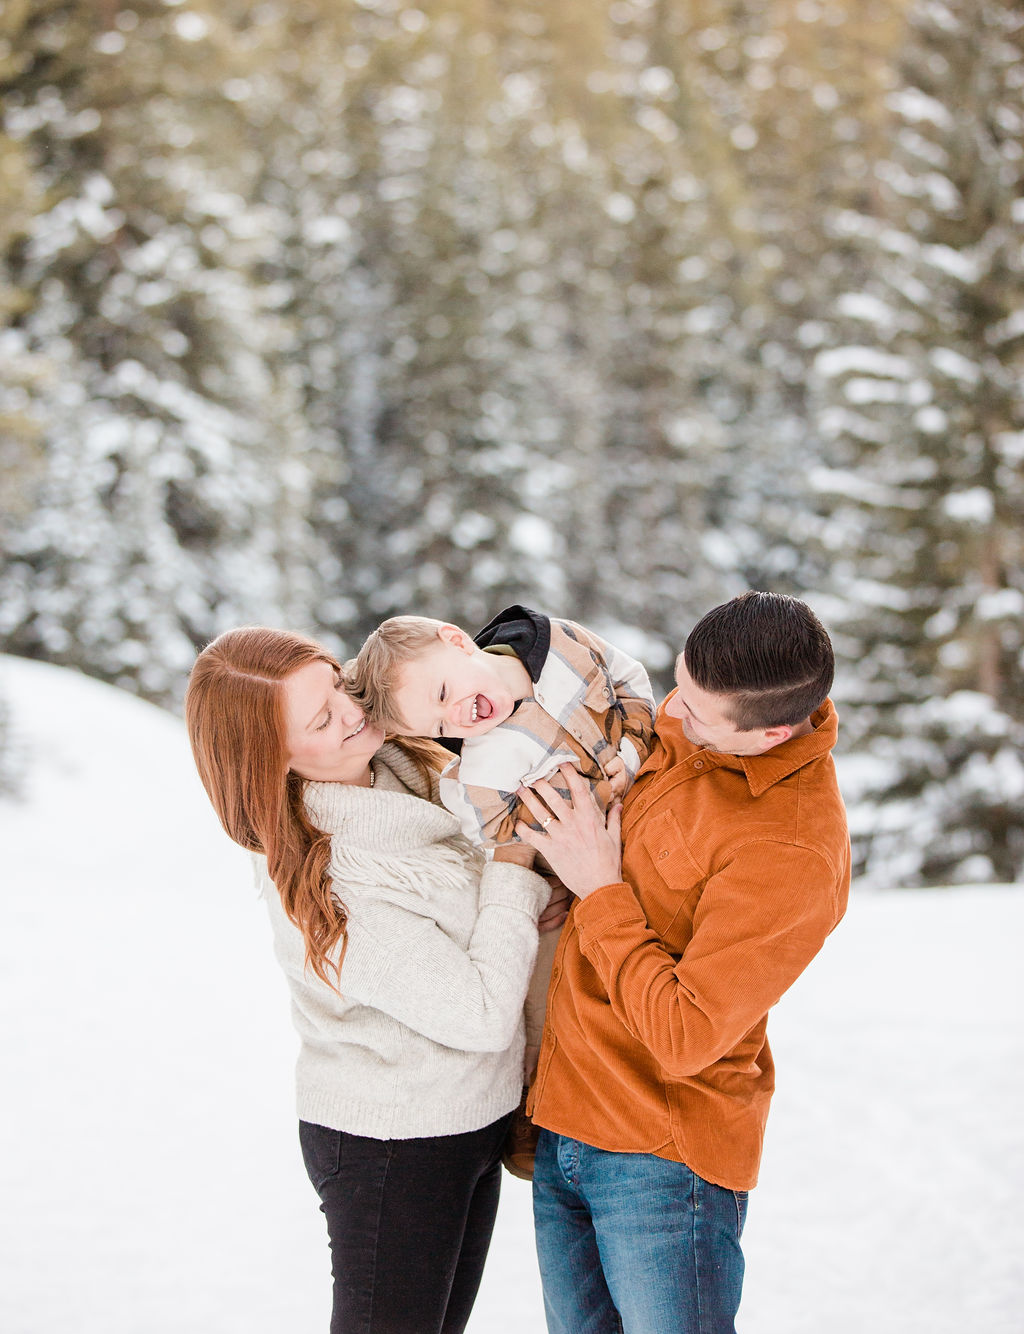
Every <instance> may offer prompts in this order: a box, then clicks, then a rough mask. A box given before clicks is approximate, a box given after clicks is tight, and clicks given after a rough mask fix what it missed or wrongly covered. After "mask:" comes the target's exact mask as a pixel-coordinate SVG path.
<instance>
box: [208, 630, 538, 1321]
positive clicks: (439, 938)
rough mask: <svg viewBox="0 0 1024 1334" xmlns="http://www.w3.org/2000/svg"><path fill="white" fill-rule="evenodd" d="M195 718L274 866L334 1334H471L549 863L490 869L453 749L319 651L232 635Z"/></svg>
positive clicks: (240, 821) (228, 825)
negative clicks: (391, 720) (446, 779)
mask: <svg viewBox="0 0 1024 1334" xmlns="http://www.w3.org/2000/svg"><path fill="white" fill-rule="evenodd" d="M185 716H186V720H187V723H188V730H189V737H190V740H191V742H192V749H193V754H194V756H195V760H196V765H197V767H198V769H199V774H200V777H201V778H202V781H203V785H204V786H205V788H206V791H207V793H208V795H209V797H210V800H211V801H212V802H213V805H214V807H215V809H216V811H217V814H218V816H219V817H220V820H221V823H222V824H223V826H224V828H225V829H226V830H227V832H228V834H229V835H230V836H231V838H232V839H234V841H235V842H236V843H240V844H241V845H242V847H244V848H249V849H251V850H252V851H254V852H257V853H262V854H263V857H262V858H261V859H260V862H259V867H260V870H259V874H260V876H261V878H262V884H263V888H264V892H265V896H266V898H267V902H268V905H269V908H270V916H271V921H272V925H273V930H274V940H275V950H276V953H277V956H278V958H279V960H280V962H281V964H282V966H283V968H284V970H285V973H286V974H287V977H288V982H289V985H290V988H291V993H292V1000H293V1006H292V1011H293V1015H294V1018H295V1023H296V1026H297V1028H298V1030H299V1035H300V1038H301V1044H302V1045H301V1051H300V1055H299V1061H298V1068H297V1081H298V1111H299V1117H300V1127H299V1130H300V1141H301V1145H302V1152H303V1157H304V1159H305V1163H306V1168H307V1171H308V1172H309V1175H310V1179H311V1180H312V1182H313V1185H314V1186H315V1188H316V1190H317V1193H318V1194H319V1196H320V1199H321V1208H322V1210H323V1212H324V1214H325V1215H326V1218H327V1226H328V1232H329V1235H330V1242H331V1251H332V1261H333V1263H332V1267H333V1273H334V1307H333V1315H332V1318H331V1334H434V1332H436V1334H457V1332H458V1331H461V1330H463V1329H464V1328H465V1325H466V1323H467V1321H468V1319H469V1313H470V1309H471V1307H472V1305H473V1301H474V1299H475V1297H476V1292H477V1288H478V1287H479V1283H480V1277H481V1273H482V1270H483V1263H484V1259H485V1257H486V1254H487V1248H488V1246H489V1244H490V1238H491V1231H492V1229H493V1225H494V1217H495V1213H496V1211H497V1204H498V1191H499V1186H500V1172H501V1167H500V1158H501V1148H502V1141H503V1138H504V1136H505V1133H506V1129H507V1126H508V1123H509V1119H510V1114H511V1112H512V1110H513V1108H514V1107H515V1106H516V1104H517V1103H518V1101H519V1096H520V1092H521V1087H522V1057H523V1033H522V1023H521V1014H522V1006H523V996H524V994H525V991H526V984H527V980H528V978H529V975H530V969H531V966H532V962H533V957H534V953H535V951H536V947H537V922H538V917H539V914H540V912H541V909H542V908H543V907H544V905H545V904H546V902H547V900H548V896H549V887H548V885H547V883H546V882H545V881H544V880H542V879H541V877H540V876H538V875H536V874H534V872H533V871H532V870H530V869H528V861H529V860H530V859H532V856H533V853H532V850H530V849H526V848H523V847H517V848H514V849H511V850H510V852H508V853H505V854H504V857H505V859H504V860H501V861H499V860H497V859H495V861H494V862H491V863H488V864H485V863H484V862H483V861H482V860H481V859H480V856H479V854H478V853H477V852H476V851H475V850H474V849H473V848H471V846H470V845H469V844H468V843H467V842H466V841H465V840H464V839H463V838H462V836H461V834H460V833H459V832H458V821H457V820H456V819H455V817H454V816H452V815H450V814H449V813H448V812H447V811H445V810H444V809H443V808H442V807H440V806H439V805H438V804H437V767H438V764H439V763H440V762H443V761H444V760H447V759H449V758H450V756H449V755H448V754H447V752H445V751H441V750H440V749H439V748H438V747H435V746H433V744H432V743H428V742H420V741H401V742H392V743H387V744H384V738H383V734H382V733H381V732H380V731H378V730H377V729H375V728H373V727H371V726H370V725H369V724H368V723H367V722H366V721H365V719H364V718H363V715H362V712H361V710H360V709H359V707H358V705H356V704H355V703H354V702H353V701H352V700H351V699H350V698H349V697H348V696H347V694H346V693H345V682H344V678H343V674H342V670H341V667H340V666H339V664H338V663H337V662H336V661H335V660H334V658H332V657H331V655H330V654H329V653H328V652H327V651H326V650H325V649H323V648H322V647H321V646H320V645H318V644H316V643H315V642H314V641H312V640H309V639H305V638H303V637H302V636H299V635H295V634H290V633H287V632H284V631H278V630H268V629H263V628H260V627H248V628H244V629H240V630H230V631H228V632H227V633H226V634H223V635H221V636H220V637H219V638H218V639H216V640H215V641H214V642H213V643H212V644H210V645H209V646H208V647H207V648H206V649H204V650H203V652H202V653H201V654H200V655H199V657H198V659H197V661H196V664H195V667H194V668H193V671H192V676H191V679H190V681H189V686H188V691H187V694H186V697H185ZM515 862H519V863H520V864H518V865H517V864H514V863H515Z"/></svg>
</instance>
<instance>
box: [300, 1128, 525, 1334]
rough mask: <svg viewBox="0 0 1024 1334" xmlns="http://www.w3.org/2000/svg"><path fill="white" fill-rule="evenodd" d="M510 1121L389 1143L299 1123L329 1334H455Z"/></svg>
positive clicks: (465, 1310)
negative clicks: (313, 1197) (327, 1273)
mask: <svg viewBox="0 0 1024 1334" xmlns="http://www.w3.org/2000/svg"><path fill="white" fill-rule="evenodd" d="M510 1119H511V1117H510V1116H504V1117H502V1119H501V1120H500V1121H495V1122H494V1124H493V1125H489V1126H485V1127H484V1129H483V1130H474V1131H471V1132H470V1133H469V1134H465V1135H438V1136H435V1137H431V1138H428V1139H391V1140H380V1139H367V1138H366V1137H365V1136H362V1135H349V1134H347V1133H346V1132H345V1131H340V1130H328V1129H327V1128H326V1127H324V1126H316V1125H311V1124H310V1123H309V1122H307V1121H300V1122H299V1141H300V1143H301V1145H302V1156H303V1158H304V1160H305V1163H306V1171H307V1172H308V1173H309V1179H310V1181H312V1183H313V1185H314V1186H315V1187H316V1192H317V1194H318V1195H319V1196H320V1200H321V1205H320V1208H321V1209H322V1211H323V1213H324V1214H325V1215H326V1218H327V1231H328V1234H329V1236H330V1241H331V1269H332V1272H333V1274H334V1309H333V1313H332V1315H331V1334H462V1330H464V1329H465V1327H466V1324H467V1322H468V1320H469V1313H470V1311H471V1310H472V1307H473V1302H474V1301H475V1299H476V1294H477V1289H478V1288H479V1286H480V1278H481V1275H482V1274H483V1268H484V1260H485V1259H486V1258H487V1249H488V1247H489V1246H490V1244H491V1233H492V1231H493V1230H494V1218H495V1215H496V1214H497V1212H498V1194H499V1191H500V1189H501V1149H502V1145H503V1143H504V1139H505V1134H506V1131H507V1129H508V1124H509V1121H510Z"/></svg>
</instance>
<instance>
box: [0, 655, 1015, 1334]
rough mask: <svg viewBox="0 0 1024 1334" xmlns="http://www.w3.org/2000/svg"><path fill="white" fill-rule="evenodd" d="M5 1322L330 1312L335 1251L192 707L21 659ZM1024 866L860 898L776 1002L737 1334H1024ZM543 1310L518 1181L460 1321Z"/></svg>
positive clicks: (5, 808)
mask: <svg viewBox="0 0 1024 1334" xmlns="http://www.w3.org/2000/svg"><path fill="white" fill-rule="evenodd" d="M0 696H2V697H6V698H7V699H8V701H9V703H10V705H11V706H12V712H13V715H14V720H15V726H16V730H17V732H18V737H19V740H20V742H21V744H22V746H23V747H24V752H25V754H27V755H29V756H30V757H31V759H32V767H31V770H30V773H29V775H28V788H27V793H26V798H25V800H24V801H23V802H21V803H18V802H12V801H3V802H0V836H2V838H3V847H4V861H5V872H6V875H5V905H6V914H5V916H6V921H5V930H4V931H3V933H2V935H0V976H2V977H3V983H2V990H0V1012H2V1019H3V1023H2V1028H0V1031H2V1033H3V1048H2V1051H0V1060H2V1069H3V1072H4V1076H5V1093H6V1096H5V1098H4V1102H3V1111H2V1113H0V1115H2V1117H3V1139H4V1144H5V1147H6V1149H7V1152H6V1153H5V1155H4V1164H3V1167H2V1169H0V1172H2V1176H0V1193H2V1198H3V1200H4V1205H5V1207H4V1210H3V1217H2V1221H0V1292H2V1293H3V1298H2V1308H3V1328H4V1330H5V1331H9V1334H55V1331H57V1330H65V1329H74V1330H75V1331H77V1334H172V1331H173V1334H181V1331H183V1330H187V1331H196V1334H236V1332H237V1334H243V1332H244V1334H281V1331H288V1334H314V1332H315V1331H323V1330H324V1329H326V1325H327V1310H328V1305H329V1278H328V1272H329V1270H328V1256H327V1246H326V1239H325V1236H324V1233H323V1227H322V1220H321V1218H320V1215H319V1213H318V1212H317V1201H316V1198H315V1196H314V1195H313V1192H312V1188H311V1187H310V1186H309V1184H308V1182H307V1181H306V1179H305V1176H304V1174H303V1169H302V1165H301V1160H300V1158H299V1154H298V1149H297V1145H296V1136H295V1125H294V1117H293V1113H292V1089H291V1063H292V1059H293V1056H294V1051H295V1041H294V1039H293V1036H292V1033H291V1029H290V1026H289V1019H288V1005H287V998H286V991H285V987H284V983H283V981H282V980H281V978H280V977H279V975H278V972H277V969H276V965H275V964H274V961H273V958H272V956H271V949H270V935H269V930H268V929H267V927H266V924H265V922H264V918H263V909H262V907H261V905H260V904H259V903H258V902H257V900H256V899H255V897H254V894H253V891H252V888H251V885H250V879H249V870H248V862H247V858H246V857H245V855H244V854H243V853H241V852H239V851H238V850H237V849H235V848H233V847H232V846H231V844H230V843H229V842H228V840H227V839H226V838H225V837H224V835H223V834H222V833H221V831H220V828H219V826H218V825H217V823H216V820H215V819H214V817H213V815H212V813H211V812H210V810H209V808H208V806H207V804H206V799H205V797H204V795H203V793H202V791H201V789H200V787H199V784H198V782H197V780H196V779H195V777H194V776H193V773H192V767H191V762H190V758H189V754H188V746H187V742H186V740H185V736H184V732H183V729H182V727H181V724H180V722H179V721H178V720H176V719H175V718H172V717H170V716H169V715H167V714H165V713H163V712H161V711H160V710H158V709H155V708H153V707H152V706H150V705H147V704H144V703H142V702H140V701H139V700H136V699H133V698H131V697H129V696H126V695H124V694H122V693H121V692H118V691H116V690H113V689H111V688H109V687H106V686H103V685H100V684H98V683H97V682H95V681H90V680H88V679H86V678H84V677H81V676H79V675H76V674H75V673H72V672H67V671H62V670H60V669H57V668H53V667H48V666H45V665H41V664H36V663H26V662H21V661H18V660H15V659H0ZM1022 927H1024V894H1022V893H1021V891H1020V887H1014V888H986V889H957V890H955V891H954V890H931V891H913V892H903V893H885V894H866V895H862V896H860V897H857V898H855V900H854V903H853V905H852V907H851V909H850V913H849V915H848V917H847V920H846V921H845V922H844V923H843V924H842V926H841V927H840V928H839V930H838V931H837V932H836V934H835V935H834V936H833V937H832V938H831V940H830V941H829V942H828V944H827V945H826V948H825V950H824V951H823V953H822V955H821V956H820V958H819V959H818V960H817V961H816V962H815V963H814V964H813V965H812V967H811V968H810V970H809V971H808V972H807V974H805V976H804V977H803V978H802V979H801V981H800V982H799V983H798V984H797V986H796V987H795V988H794V989H793V991H792V992H791V993H790V994H789V995H788V996H787V997H786V998H785V999H784V1000H783V1002H782V1003H781V1004H780V1005H779V1007H778V1009H777V1012H776V1013H775V1015H774V1016H773V1019H772V1024H771V1030H770V1031H771V1033H772V1038H773V1044H774V1047H775V1055H776V1061H777V1064H778V1067H779V1091H778V1094H777V1095H776V1101H775V1106H774V1109H773V1113H772V1117H771V1121H770V1123H769V1127H768V1139H767V1144H766V1151H765V1159H764V1168H763V1173H762V1181H761V1185H760V1187H759V1188H758V1190H757V1191H755V1192H754V1194H753V1196H752V1199H751V1207H750V1214H749V1221H748V1225H747V1234H746V1249H747V1255H748V1276H747V1287H746V1296H745V1298H744V1304H743V1307H742V1310H741V1317H740V1323H739V1328H740V1330H741V1334H822V1331H828V1334H863V1331H864V1330H866V1329H870V1330H872V1331H873V1332H874V1334H908V1331H922V1332H923V1331H927V1332H928V1334H965V1332H967V1331H978V1334H981V1332H982V1331H984V1334H1015V1332H1016V1331H1017V1330H1019V1329H1020V1311H1021V1309H1022V1307H1024V1275H1022V1270H1021V1266H1020V1259H1019V1257H1020V1255H1021V1252H1022V1250H1024V1222H1022V1221H1021V1214H1020V1209H1019V1207H1017V1199H1016V1196H1017V1194H1018V1192H1019V1188H1020V1184H1021V1182H1022V1180H1024V1098H1022V1091H1024V1031H1022V1025H1021V1022H1020V1015H1021V1012H1022V999H1024V997H1022V994H1021V993H1022V983H1021V980H1020V979H1021V977H1022V970H1021V967H1020V962H1019V958H1018V955H1019V942H1020V941H1021V939H1022V938H1024V935H1022ZM543 1328H544V1322H543V1314H542V1306H541V1300H540V1293H539V1284H538V1280H537V1272H536V1262H535V1260H534V1257H533V1246H532V1237H531V1228H530V1192H529V1188H528V1187H527V1186H526V1185H525V1184H524V1183H522V1182H518V1181H514V1180H513V1179H512V1178H508V1179H507V1180H506V1183H505V1192H504V1196H503V1200H502V1208H501V1213H500V1216H499V1223H498V1229H497V1233H496V1237H495V1243H494V1247H493V1249H492V1252H491V1260H490V1263H489V1268H488V1272H487V1274H486V1276H485V1280H484V1289H483V1292H482V1293H481V1297H480V1301H479V1303H478V1305H477V1309H476V1312H475V1314H474V1317H473V1321H472V1323H471V1326H470V1330H471V1334H506V1331H508V1332H511V1331H515V1334H533V1331H537V1332H538V1334H540V1332H541V1331H543Z"/></svg>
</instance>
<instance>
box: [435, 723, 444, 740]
mask: <svg viewBox="0 0 1024 1334" xmlns="http://www.w3.org/2000/svg"><path fill="white" fill-rule="evenodd" d="M437 735H438V738H441V737H443V736H444V723H438V725H437Z"/></svg>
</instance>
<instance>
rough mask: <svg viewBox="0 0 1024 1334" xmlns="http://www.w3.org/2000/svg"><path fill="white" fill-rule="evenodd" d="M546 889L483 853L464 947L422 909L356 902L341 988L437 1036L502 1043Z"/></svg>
mask: <svg viewBox="0 0 1024 1334" xmlns="http://www.w3.org/2000/svg"><path fill="white" fill-rule="evenodd" d="M549 895H550V887H549V886H548V884H547V883H546V882H545V881H544V880H543V879H542V878H541V877H540V876H539V875H537V874H535V873H534V872H533V871H528V870H526V869H525V868H524V867H521V866H516V865H514V864H512V863H507V862H493V863H489V864H488V865H487V866H485V868H484V870H483V873H482V876H481V881H480V899H479V904H480V911H479V915H478V917H477V921H476V925H475V928H474V930H473V935H472V938H471V939H470V941H469V944H468V946H467V948H466V949H462V948H460V946H459V945H458V944H457V943H456V942H455V941H454V940H452V939H451V938H450V937H449V936H447V935H446V934H445V933H444V932H443V931H442V930H441V929H440V927H439V926H438V925H437V923H436V922H435V921H434V920H433V918H432V917H428V916H422V917H421V916H417V915H416V914H415V913H414V912H411V911H409V910H408V909H406V908H403V907H400V906H398V905H396V904H394V903H390V902H388V901H386V900H384V899H376V900H369V901H366V902H364V903H361V904H360V905H359V907H358V909H357V910H356V911H354V912H353V914H352V917H351V918H350V922H349V927H348V943H347V947H346V953H345V958H344V961H343V963H342V968H341V991H342V993H343V995H344V996H345V998H346V1000H349V1001H355V1002H357V1003H360V1004H363V1005H367V1006H371V1007H372V1008H374V1009H376V1010H380V1011H382V1012H383V1013H385V1014H388V1015H390V1016H391V1017H392V1018H394V1019H397V1020H398V1021H399V1022H400V1023H402V1024H405V1025H406V1026H407V1027H408V1028H411V1029H413V1030H414V1031H415V1032H417V1033H421V1034H423V1036H424V1037H427V1038H429V1039H430V1040H431V1041H433V1042H438V1043H441V1044H442V1045H443V1046H446V1047H453V1048H456V1049H458V1050H461V1051H504V1050H505V1048H507V1047H508V1046H509V1045H510V1044H511V1042H512V1041H513V1039H514V1037H515V1033H516V1028H517V1026H518V1024H519V1021H520V1017H521V1014H522V1008H523V999H524V997H525V994H526V987H527V983H528V982H529V978H530V972H531V970H532V967H533V961H534V958H535V956H536V953H537V918H538V916H539V915H540V912H541V910H542V908H543V907H544V905H545V904H546V903H547V901H548V897H549Z"/></svg>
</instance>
